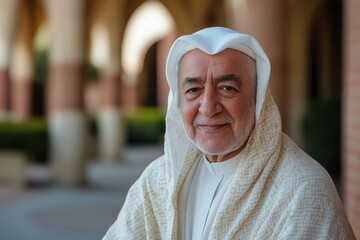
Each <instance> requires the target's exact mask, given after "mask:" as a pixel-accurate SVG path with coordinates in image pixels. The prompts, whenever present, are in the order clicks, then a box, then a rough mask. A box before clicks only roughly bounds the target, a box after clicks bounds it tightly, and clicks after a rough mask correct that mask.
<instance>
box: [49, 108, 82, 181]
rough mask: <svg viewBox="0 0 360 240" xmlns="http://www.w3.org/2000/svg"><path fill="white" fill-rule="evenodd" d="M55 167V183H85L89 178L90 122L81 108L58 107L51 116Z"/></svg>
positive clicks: (52, 149)
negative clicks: (59, 109) (88, 123)
mask: <svg viewBox="0 0 360 240" xmlns="http://www.w3.org/2000/svg"><path fill="white" fill-rule="evenodd" d="M48 122H49V133H50V147H51V151H50V152H51V156H50V161H51V170H52V176H53V180H54V182H55V183H58V184H61V185H72V186H75V185H81V184H83V183H84V181H85V164H86V163H85V160H86V157H87V156H86V152H87V151H86V150H87V148H86V147H87V136H88V131H87V124H86V118H85V116H84V114H83V113H81V112H79V111H57V112H55V113H53V114H51V116H50V117H49V121H48Z"/></svg>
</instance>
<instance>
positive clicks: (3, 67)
mask: <svg viewBox="0 0 360 240" xmlns="http://www.w3.org/2000/svg"><path fill="white" fill-rule="evenodd" d="M19 10H20V0H0V119H6V118H8V116H9V109H10V78H9V66H10V61H11V57H10V55H11V50H12V46H13V45H12V43H13V40H14V37H15V33H16V30H17V18H18V14H19Z"/></svg>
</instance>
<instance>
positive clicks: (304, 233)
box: [104, 28, 355, 240]
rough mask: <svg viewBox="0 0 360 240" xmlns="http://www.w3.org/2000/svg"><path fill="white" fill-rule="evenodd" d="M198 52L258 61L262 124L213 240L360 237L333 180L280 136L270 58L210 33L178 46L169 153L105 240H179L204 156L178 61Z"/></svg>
mask: <svg viewBox="0 0 360 240" xmlns="http://www.w3.org/2000/svg"><path fill="white" fill-rule="evenodd" d="M208 39H209V40H208ZM202 42H206V43H207V44H205V45H206V46H203V45H202ZM209 42H210V43H209ZM194 48H199V49H201V50H203V51H205V52H207V53H209V54H216V53H218V52H220V51H222V50H223V49H225V48H234V49H237V50H239V51H242V52H244V53H246V54H248V55H249V56H251V57H253V58H254V59H255V60H256V62H257V73H258V91H257V94H258V95H257V106H256V120H257V121H256V126H255V129H254V131H253V132H252V134H251V136H250V138H249V141H248V143H247V145H246V147H245V148H244V149H243V150H242V152H241V153H240V157H241V161H240V163H239V165H238V167H237V170H236V173H235V176H234V179H233V181H232V183H231V184H230V186H229V188H228V190H227V193H226V194H225V196H224V197H223V200H222V203H221V205H220V207H219V210H218V213H217V215H216V217H215V220H214V224H213V227H212V230H211V232H210V239H251V240H252V239H261V240H263V239H355V237H354V234H353V232H352V229H351V227H350V225H349V222H348V220H347V217H346V215H345V213H344V210H343V207H342V203H341V201H340V199H339V197H338V195H337V192H336V189H335V187H334V184H333V182H332V179H331V178H330V176H329V175H328V174H327V172H326V171H325V170H324V169H323V168H322V167H321V166H320V165H319V164H318V163H317V162H315V161H314V160H313V159H311V158H310V157H309V156H308V155H306V154H305V153H304V152H303V151H302V150H301V149H299V148H298V147H297V146H296V145H295V144H294V143H293V142H292V141H291V140H290V139H289V138H288V137H287V136H286V135H285V134H283V133H282V132H281V120H280V116H279V112H278V109H277V107H276V105H275V103H274V101H273V99H272V97H271V93H270V91H269V90H268V88H267V81H268V78H269V74H270V64H269V62H268V60H267V57H266V55H265V53H264V52H263V50H262V49H261V47H260V45H258V43H257V42H256V40H255V39H254V38H252V37H250V36H248V35H243V34H239V33H237V32H234V31H232V30H229V29H225V28H209V29H204V30H202V31H200V32H198V33H195V34H193V35H188V36H184V37H181V38H179V39H178V40H177V41H176V42H175V43H174V45H173V47H172V49H171V50H170V53H169V58H168V63H167V78H168V81H169V85H170V89H171V91H170V94H169V106H168V113H167V117H166V124H167V125H166V134H165V149H164V150H165V154H164V155H163V156H162V157H160V158H158V159H156V160H155V161H153V162H152V163H151V164H150V165H149V166H148V167H147V168H146V169H145V171H144V172H143V174H142V175H141V177H140V178H139V179H138V180H137V181H136V182H135V183H134V185H133V186H132V187H131V188H130V190H129V192H128V195H127V198H126V200H125V203H124V206H123V207H122V209H121V211H120V213H119V216H118V219H117V220H116V221H115V223H114V224H113V225H112V226H111V227H110V229H109V230H108V232H107V234H106V235H105V237H104V239H176V238H177V231H178V229H177V222H178V219H177V218H178V213H177V197H178V193H179V190H180V188H181V185H182V183H183V181H184V179H185V177H186V175H187V173H188V171H189V170H190V168H191V166H192V165H193V164H194V162H195V161H197V160H198V159H199V156H200V154H201V152H200V151H199V150H198V149H196V148H195V147H194V146H193V145H192V144H191V143H190V141H189V139H188V138H187V136H186V134H185V130H184V128H183V125H182V121H181V115H180V112H179V109H178V99H177V98H178V96H177V84H176V82H177V63H178V61H179V60H180V59H181V57H182V56H183V55H184V54H185V53H186V52H188V51H190V50H191V49H194Z"/></svg>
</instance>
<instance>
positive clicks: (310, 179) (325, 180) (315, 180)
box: [276, 135, 333, 190]
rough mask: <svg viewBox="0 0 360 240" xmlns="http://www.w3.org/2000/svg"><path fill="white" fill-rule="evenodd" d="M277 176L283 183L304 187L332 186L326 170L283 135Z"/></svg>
mask: <svg viewBox="0 0 360 240" xmlns="http://www.w3.org/2000/svg"><path fill="white" fill-rule="evenodd" d="M276 172H277V173H276V174H277V178H278V180H279V181H280V182H282V183H283V184H285V185H296V186H297V188H299V187H301V186H304V187H305V186H306V189H309V190H311V189H314V188H322V187H330V188H331V187H332V185H333V182H332V179H331V177H330V175H329V174H328V173H327V171H326V170H325V169H324V168H323V167H322V166H321V165H320V164H319V163H318V162H317V161H316V160H314V159H313V158H312V157H310V156H309V155H308V154H306V153H305V152H304V151H303V150H302V149H300V148H299V147H298V146H297V145H296V144H295V143H294V142H293V141H292V140H291V139H290V138H288V137H287V136H285V135H284V137H283V140H282V150H281V154H280V161H279V165H278V167H277V171H276Z"/></svg>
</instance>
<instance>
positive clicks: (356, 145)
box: [342, 0, 360, 239]
mask: <svg viewBox="0 0 360 240" xmlns="http://www.w3.org/2000/svg"><path fill="white" fill-rule="evenodd" d="M359 13H360V2H359V1H358V0H346V1H344V22H345V25H344V26H345V27H344V31H343V32H344V41H343V47H344V55H343V56H344V59H343V60H344V61H343V62H344V68H343V69H344V71H343V76H344V82H343V91H344V92H343V113H342V114H343V121H342V129H343V138H342V139H343V174H342V175H343V185H344V200H345V207H346V212H347V215H348V217H349V220H350V223H351V225H352V227H353V230H354V232H355V235H356V237H357V238H358V239H360V204H359V203H360V48H359V46H360V38H359V36H360V28H359V26H360V15H359Z"/></svg>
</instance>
